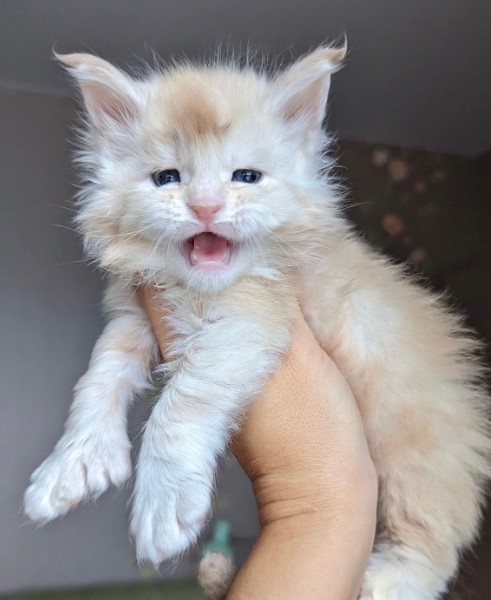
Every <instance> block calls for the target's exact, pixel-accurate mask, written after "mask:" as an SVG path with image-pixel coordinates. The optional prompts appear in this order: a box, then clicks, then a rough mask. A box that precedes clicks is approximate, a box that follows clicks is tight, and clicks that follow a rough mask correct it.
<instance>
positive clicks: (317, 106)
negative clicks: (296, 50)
mask: <svg viewBox="0 0 491 600" xmlns="http://www.w3.org/2000/svg"><path fill="white" fill-rule="evenodd" d="M346 51H347V45H346V40H345V42H344V44H343V46H340V47H338V48H334V47H332V46H330V47H329V46H328V47H321V48H317V50H314V52H312V53H310V54H308V55H307V56H304V57H303V58H301V59H299V60H297V61H296V62H295V63H293V65H292V66H291V67H289V68H288V69H286V71H284V72H283V73H281V74H280V75H278V76H277V77H276V79H275V80H274V81H273V86H274V88H275V89H274V94H275V100H274V104H275V110H276V111H277V112H279V113H280V114H281V116H282V117H283V118H284V119H285V120H287V121H298V122H299V123H302V124H304V125H305V127H306V128H307V129H309V130H311V131H312V130H318V129H320V128H321V126H322V121H323V120H324V114H325V108H326V102H327V95H328V93H329V85H330V82H331V75H332V74H333V73H335V72H336V71H338V70H339V69H340V68H341V67H342V61H343V59H344V57H345V56H346Z"/></svg>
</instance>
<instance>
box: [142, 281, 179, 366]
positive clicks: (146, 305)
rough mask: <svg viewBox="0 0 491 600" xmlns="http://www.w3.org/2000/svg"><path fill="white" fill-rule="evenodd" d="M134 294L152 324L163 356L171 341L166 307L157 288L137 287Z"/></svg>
mask: <svg viewBox="0 0 491 600" xmlns="http://www.w3.org/2000/svg"><path fill="white" fill-rule="evenodd" d="M136 295H137V297H138V301H139V302H140V305H141V307H142V308H143V310H144V311H145V313H146V314H147V317H148V320H149V321H150V324H151V325H152V329H153V332H154V335H155V337H156V338H157V343H158V345H159V348H160V351H161V353H162V356H165V355H166V353H167V351H168V349H169V345H170V342H171V341H172V333H171V331H170V328H169V325H168V321H167V316H168V311H167V308H166V306H165V304H164V302H163V301H162V298H161V297H160V296H158V295H157V289H156V288H155V287H153V286H140V287H138V288H137V290H136Z"/></svg>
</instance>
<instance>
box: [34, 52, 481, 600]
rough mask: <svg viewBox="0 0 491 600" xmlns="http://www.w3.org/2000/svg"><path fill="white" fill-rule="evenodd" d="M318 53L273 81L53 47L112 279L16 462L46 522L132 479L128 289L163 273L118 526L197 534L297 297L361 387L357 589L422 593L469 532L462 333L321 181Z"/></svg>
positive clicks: (475, 441) (163, 541) (325, 67)
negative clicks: (71, 385) (151, 68)
mask: <svg viewBox="0 0 491 600" xmlns="http://www.w3.org/2000/svg"><path fill="white" fill-rule="evenodd" d="M345 51H346V50H345V48H332V47H321V48H319V49H317V50H316V51H314V52H313V53H311V54H309V55H307V56H305V57H304V58H302V59H300V60H298V61H297V62H295V63H294V64H293V65H292V66H290V67H289V68H287V69H285V70H284V71H283V72H279V73H276V74H273V75H268V74H267V73H265V72H257V71H255V70H253V69H252V68H251V67H248V66H245V67H239V66H237V65H234V64H228V63H220V62H217V63H215V64H211V65H208V66H195V65H192V64H188V63H185V64H182V65H177V66H173V67H171V68H169V69H166V70H163V71H162V72H154V73H151V74H150V75H148V76H147V77H144V78H141V79H134V78H131V77H130V76H128V75H127V74H125V73H123V72H122V71H120V70H118V69H117V68H115V67H114V66H112V65H110V64H109V63H107V62H106V61H104V60H102V59H100V58H97V57H95V56H89V55H86V54H71V55H66V56H58V58H59V60H60V61H61V62H62V63H64V65H66V67H67V68H68V70H69V72H70V73H71V74H72V75H73V76H74V77H75V79H76V80H77V82H78V84H79V86H80V89H81V92H82V96H83V99H84V103H85V108H86V114H87V128H86V131H85V134H84V146H83V150H82V152H81V153H80V155H79V158H78V162H79V165H80V166H81V168H82V169H83V171H84V173H85V178H86V185H85V188H84V190H83V192H82V194H81V196H80V198H79V203H78V205H79V214H78V217H77V223H78V226H79V228H80V230H81V232H82V234H83V236H84V240H85V245H86V249H87V250H88V253H89V255H90V256H92V257H94V258H95V259H96V260H97V262H98V264H99V265H100V266H101V267H102V268H103V269H105V270H106V271H107V272H109V273H110V274H111V275H110V280H109V285H108V288H107V292H106V295H105V306H106V309H107V313H108V319H109V320H108V323H107V325H106V327H105V329H104V331H103V333H102V335H101V337H100V338H99V340H98V341H97V343H96V346H95V348H94V352H93V354H92V358H91V361H90V366H89V370H88V371H87V373H86V374H85V375H84V376H83V377H82V378H81V379H80V381H79V382H78V383H77V385H76V387H75V400H74V402H73V406H72V408H71V411H70V416H69V419H68V421H67V425H66V430H65V433H64V435H63V437H62V438H61V439H60V441H59V442H58V444H57V445H56V448H55V450H54V452H53V454H52V455H51V456H50V457H48V458H47V459H46V460H45V461H44V462H43V463H42V464H41V466H40V467H39V468H38V469H37V470H36V471H35V472H34V473H33V475H32V479H31V485H30V486H29V488H28V489H27V491H26V495H25V510H26V513H27V514H28V515H29V517H30V518H31V519H33V520H35V521H38V522H46V521H49V520H51V519H54V518H55V517H58V516H60V515H63V514H65V513H66V512H67V511H68V510H70V509H71V508H73V507H74V506H76V505H78V504H79V503H80V502H82V501H83V500H86V499H88V498H94V497H97V496H98V495H99V494H101V493H103V492H104V491H105V490H106V489H107V488H108V486H109V485H110V484H114V485H120V484H121V483H123V482H124V481H125V480H126V479H127V478H128V477H129V476H130V442H129V440H128V437H127V433H126V428H125V425H126V414H127V411H128V408H129V406H130V404H131V403H132V401H133V399H134V397H135V396H136V395H137V394H139V393H141V392H142V391H144V390H145V389H147V388H148V386H149V382H150V375H151V372H152V369H153V368H155V366H156V365H157V362H158V357H159V353H158V349H157V346H156V342H155V339H154V336H153V334H152V331H151V329H150V325H149V322H148V320H147V318H146V315H145V314H144V312H143V311H142V309H141V307H140V306H139V304H138V302H137V301H136V300H135V296H134V289H133V287H132V286H133V285H134V284H135V283H145V282H147V283H154V284H157V285H158V288H159V291H158V295H159V296H160V297H161V299H162V300H165V303H166V305H167V306H169V307H170V314H169V316H168V321H169V326H170V327H171V328H172V329H173V330H174V331H175V334H176V335H175V340H174V341H173V343H172V346H171V349H170V353H169V355H168V357H167V358H168V361H167V363H166V365H165V372H166V374H167V378H168V381H167V384H166V386H165V388H164V389H163V391H162V392H161V394H160V397H159V399H158V401H157V402H156V404H155V406H154V408H153V411H152V414H151V416H150V418H149V420H148V423H147V425H146V427H145V431H144V435H143V441H142V447H141V451H140V456H139V459H138V467H137V473H136V480H135V490H134V501H133V511H132V518H131V530H132V532H133V534H134V536H135V538H136V546H137V554H138V558H139V560H149V561H151V562H153V563H154V564H155V565H157V564H159V563H160V562H161V561H163V560H166V559H168V558H171V557H173V556H175V555H176V554H178V553H180V552H182V551H184V550H186V549H187V548H188V547H189V546H190V545H191V544H193V543H194V542H195V540H196V538H197V536H198V535H199V533H200V531H201V530H202V528H203V524H204V523H205V521H206V518H207V516H208V515H209V512H210V507H211V500H212V493H213V480H214V476H215V470H216V465H217V458H218V457H219V456H220V455H221V454H222V453H223V452H224V451H225V449H226V447H227V442H228V440H229V437H230V435H231V433H232V432H233V431H234V430H235V429H236V427H237V423H238V421H239V418H240V416H241V414H242V413H243V411H244V409H245V408H246V407H247V403H248V402H249V401H250V399H251V398H253V397H254V396H255V395H256V394H257V393H258V392H259V391H260V390H261V388H262V386H263V384H264V382H265V380H266V378H267V377H268V375H269V374H271V372H272V371H274V370H275V369H276V367H277V366H278V362H279V360H280V357H281V355H282V353H284V352H285V350H286V349H287V347H288V345H289V340H290V331H291V327H292V321H293V319H294V315H295V306H296V302H297V301H299V302H300V303H301V306H302V308H303V312H304V314H305V316H306V318H307V319H308V322H309V324H310V326H311V327H312V329H313V331H314V333H315V335H316V337H317V339H318V341H319V343H320V344H321V345H322V347H323V348H324V349H325V350H326V352H328V353H329V354H330V355H331V356H332V357H333V358H334V360H335V361H336V363H337V365H338V366H339V368H340V369H341V371H342V372H343V374H344V376H345V377H346V378H347V380H348V382H349V384H350V385H351V387H352V389H353V391H354V393H355V396H356V398H357V400H358V404H359V409H360V412H361V414H362V417H363V420H364V424H365V430H366V435H367V438H368V442H369V446H370V450H371V453H372V457H373V460H374V463H375V466H376V469H377V472H378V476H379V482H380V492H379V494H380V503H379V534H378V537H377V541H376V544H375V547H374V550H373V553H372V556H371V560H370V564H369V566H368V570H367V572H366V576H365V580H364V583H363V588H362V591H361V593H360V594H361V598H362V599H363V600H367V599H372V600H396V599H397V600H430V599H436V598H439V597H440V595H441V594H442V593H443V592H444V591H445V589H446V588H447V583H448V581H449V579H450V578H451V577H453V576H454V575H455V573H456V570H457V566H458V559H459V554H460V553H461V551H462V550H463V549H464V548H465V547H467V546H468V545H469V544H471V543H472V541H473V540H474V538H475V536H476V532H477V527H478V523H479V518H480V513H481V506H482V503H483V499H484V487H485V484H486V482H487V478H488V476H489V467H488V456H489V451H490V446H491V445H490V437H489V434H488V424H487V416H486V408H487V402H488V398H487V396H486V393H485V391H484V389H483V387H481V385H480V383H479V378H480V375H481V369H480V366H479V364H478V361H477V360H476V359H475V358H474V356H475V351H476V349H477V348H478V344H477V343H476V341H475V340H474V339H473V337H472V335H470V334H469V333H468V332H467V331H466V329H465V328H464V327H463V326H462V324H461V319H460V318H459V317H458V316H456V315H454V314H452V313H451V312H449V311H448V310H447V309H446V308H445V307H444V306H443V305H442V303H441V302H440V301H439V300H438V299H437V298H436V297H435V296H433V295H431V294H430V293H428V292H426V291H424V290H423V289H421V288H420V287H418V286H417V285H415V284H414V283H412V282H411V281H409V280H408V279H407V278H406V277H405V276H404V273H403V271H402V269H400V268H399V267H396V266H394V265H393V264H391V263H390V262H389V261H387V260H385V259H384V258H382V257H381V256H379V255H378V254H376V253H375V252H373V251H372V250H371V249H369V248H368V247H367V246H366V245H365V243H364V242H363V241H361V240H359V239H357V238H356V236H355V235H354V234H353V233H352V232H351V230H350V227H349V225H348V224H347V223H346V221H345V220H344V218H343V216H342V215H341V214H340V197H339V193H338V190H337V189H336V187H335V186H334V185H333V183H332V182H331V181H330V180H329V178H328V177H326V176H325V172H326V167H327V166H328V162H327V161H326V159H325V154H324V150H325V148H326V146H327V144H328V141H329V140H328V137H327V136H326V134H325V133H324V132H323V130H322V122H323V119H324V114H325V104H326V99H327V95H328V90H329V84H330V77H331V74H332V73H333V72H335V71H336V70H337V69H338V68H339V67H340V64H341V62H342V60H343V58H344V56H345Z"/></svg>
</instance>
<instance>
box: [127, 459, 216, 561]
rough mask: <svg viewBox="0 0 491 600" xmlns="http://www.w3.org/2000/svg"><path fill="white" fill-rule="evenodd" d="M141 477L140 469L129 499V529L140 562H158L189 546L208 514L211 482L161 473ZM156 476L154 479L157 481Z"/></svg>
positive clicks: (200, 529)
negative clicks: (133, 490) (172, 477)
mask: <svg viewBox="0 0 491 600" xmlns="http://www.w3.org/2000/svg"><path fill="white" fill-rule="evenodd" d="M155 473H156V471H155V470H154V477H153V478H148V479H147V480H146V481H143V475H142V471H141V470H140V472H139V475H138V478H137V482H136V486H135V497H134V502H133V513H132V519H131V533H132V535H133V536H134V537H135V540H136V551H137V557H138V560H139V561H140V562H145V561H149V562H151V563H152V564H153V565H155V566H158V565H159V564H160V563H161V562H163V561H165V560H169V559H171V558H173V557H175V556H177V555H179V554H182V553H183V552H185V551H186V550H188V549H189V547H190V546H192V545H193V544H194V543H195V542H196V541H197V539H198V536H199V534H200V532H201V531H202V529H203V527H204V525H205V523H206V521H207V519H208V517H209V515H210V514H211V491H212V490H211V482H210V483H209V484H206V483H205V482H204V481H203V480H200V479H196V480H193V479H192V478H191V479H189V480H187V481H185V482H184V481H183V482H176V481H173V480H166V479H165V478H164V477H160V478H159V477H155ZM157 479H158V481H157Z"/></svg>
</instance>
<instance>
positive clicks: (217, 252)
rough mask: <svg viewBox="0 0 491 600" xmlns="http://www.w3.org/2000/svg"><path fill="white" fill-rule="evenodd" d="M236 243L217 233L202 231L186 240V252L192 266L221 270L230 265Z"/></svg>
mask: <svg viewBox="0 0 491 600" xmlns="http://www.w3.org/2000/svg"><path fill="white" fill-rule="evenodd" d="M233 250H234V245H233V244H232V242H230V241H229V240H227V239H226V238H224V237H221V236H220V235H216V234H215V233H210V232H206V233H200V234H198V235H195V236H194V237H192V238H190V239H189V240H187V241H186V242H184V254H185V256H186V258H187V259H188V261H189V264H190V265H191V267H195V268H200V269H205V270H210V271H214V270H219V269H223V268H224V267H228V265H229V264H230V261H231V259H232V254H233Z"/></svg>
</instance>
